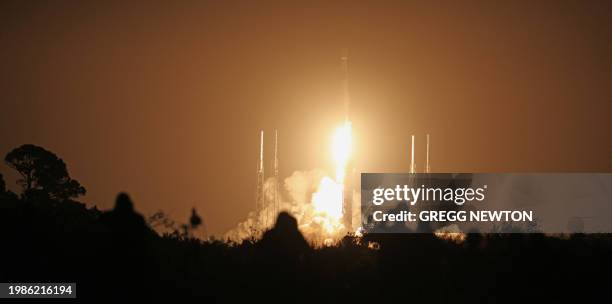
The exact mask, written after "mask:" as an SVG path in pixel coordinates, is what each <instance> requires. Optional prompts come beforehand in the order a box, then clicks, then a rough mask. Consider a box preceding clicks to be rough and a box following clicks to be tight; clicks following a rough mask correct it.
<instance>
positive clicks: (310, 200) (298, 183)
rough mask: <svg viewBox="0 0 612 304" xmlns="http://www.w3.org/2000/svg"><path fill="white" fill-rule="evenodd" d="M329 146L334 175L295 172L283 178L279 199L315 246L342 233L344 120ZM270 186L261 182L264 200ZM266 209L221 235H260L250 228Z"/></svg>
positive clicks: (346, 155) (347, 146)
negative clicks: (283, 193)
mask: <svg viewBox="0 0 612 304" xmlns="http://www.w3.org/2000/svg"><path fill="white" fill-rule="evenodd" d="M331 148H332V149H331V152H332V155H333V158H334V162H335V170H336V172H335V173H336V176H335V178H333V177H330V176H326V174H325V172H324V171H323V170H312V171H296V172H294V173H293V174H292V175H291V176H290V177H288V178H286V179H285V181H284V186H285V189H286V191H287V193H288V197H287V198H288V200H284V199H283V200H282V201H281V203H282V209H283V210H286V211H288V212H289V213H291V214H292V215H294V216H295V217H296V219H297V220H298V227H299V229H300V231H301V232H302V233H303V234H304V236H305V237H306V239H308V240H309V241H310V242H311V244H313V245H315V246H321V245H323V246H332V245H334V244H336V243H337V242H338V240H340V239H341V238H342V237H343V236H344V234H345V233H346V229H345V227H344V224H343V201H344V199H343V197H344V181H345V174H346V173H345V172H346V168H347V165H348V163H349V161H350V157H351V123H350V122H348V121H347V122H345V123H344V124H343V125H342V126H340V127H339V128H338V129H336V130H335V132H334V133H333V137H332V142H331ZM273 186H274V182H273V181H271V182H266V183H265V185H264V188H265V189H266V197H267V198H268V200H271V199H272V198H273V196H272V195H273V193H274V192H273V190H272V189H274V188H273ZM281 199H282V198H281ZM266 212H267V211H264V212H254V213H251V214H250V215H249V218H248V219H247V220H245V221H243V222H240V223H239V224H238V225H237V227H236V228H235V229H232V230H230V231H229V232H228V233H226V235H225V237H226V238H228V239H231V240H233V241H237V242H238V241H241V240H245V239H248V238H251V237H253V236H255V237H258V236H260V234H258V233H259V232H257V231H255V230H254V229H253V227H255V225H256V223H258V222H261V221H262V218H263V216H264V215H265V214H267V213H266ZM267 228H269V227H267ZM267 228H266V229H267Z"/></svg>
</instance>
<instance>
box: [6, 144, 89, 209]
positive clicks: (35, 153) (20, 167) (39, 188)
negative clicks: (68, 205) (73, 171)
mask: <svg viewBox="0 0 612 304" xmlns="http://www.w3.org/2000/svg"><path fill="white" fill-rule="evenodd" d="M4 160H5V162H6V163H7V164H8V165H9V166H10V167H11V168H13V169H15V170H17V172H19V174H20V175H21V179H20V180H19V181H18V183H19V184H20V185H21V186H22V188H23V195H25V196H27V195H28V194H30V193H31V192H33V191H36V192H40V193H43V194H44V195H48V196H49V197H50V198H52V199H56V200H66V199H69V198H76V197H78V196H80V195H83V194H85V192H86V190H85V188H84V187H83V186H81V184H80V183H79V182H78V181H77V180H74V179H72V178H70V176H69V175H68V169H67V168H66V164H65V163H64V161H63V160H62V159H61V158H58V157H57V156H56V155H55V154H53V153H52V152H50V151H47V150H45V149H44V148H42V147H39V146H35V145H29V144H28V145H23V146H21V147H18V148H15V149H14V150H13V151H11V152H9V153H8V154H7V155H6V157H5V158H4Z"/></svg>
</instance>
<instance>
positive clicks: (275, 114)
mask: <svg viewBox="0 0 612 304" xmlns="http://www.w3.org/2000/svg"><path fill="white" fill-rule="evenodd" d="M345 47H346V48H348V49H349V50H350V70H351V75H350V82H351V95H352V100H353V102H352V108H351V119H352V121H353V125H354V132H355V133H354V137H355V141H356V147H355V152H354V154H355V164H356V168H357V171H358V172H405V171H407V170H408V168H409V158H408V151H409V149H408V148H409V136H410V134H413V133H414V134H416V135H417V165H421V166H420V167H418V168H417V169H419V170H422V168H423V167H422V164H423V157H424V149H420V148H424V145H423V144H424V135H425V134H426V133H430V134H431V140H432V151H431V161H432V170H433V171H434V172H448V171H450V172H509V171H513V172H563V171H572V172H575V171H585V172H592V171H600V172H610V171H612V134H611V132H610V131H611V130H612V122H611V120H610V117H611V113H612V90H611V88H612V5H611V4H610V2H605V1H602V2H596V1H581V2H579V1H572V2H567V3H565V2H562V1H536V2H534V3H532V2H530V1H508V2H507V3H502V2H501V1H484V2H472V1H450V2H447V3H442V2H438V1H436V2H435V4H434V2H431V1H423V2H409V1H397V2H395V1H394V2H384V1H383V2H381V1H376V2H375V1H372V2H359V3H356V1H346V2H335V1H323V2H321V3H315V2H313V1H308V2H305V3H304V4H301V5H297V4H295V3H294V1H290V2H288V1H281V2H262V1H247V2H234V1H231V2H230V1H213V2H205V1H194V2H188V1H160V3H155V2H154V1H143V3H141V4H134V3H131V4H125V3H123V2H116V3H113V2H110V1H98V2H96V1H66V2H58V1H14V2H13V1H2V2H1V3H0V67H1V71H2V73H0V100H1V102H2V104H1V105H2V108H1V110H0V154H2V155H4V154H6V153H7V152H9V151H10V150H11V149H12V148H14V147H17V146H18V145H21V144H24V143H32V144H37V145H41V146H43V147H45V148H47V149H49V150H51V151H53V152H55V153H57V154H58V155H59V156H60V157H62V158H63V159H64V160H65V161H66V163H67V164H68V167H69V170H70V173H71V175H72V176H73V177H74V178H76V179H78V180H79V181H80V182H81V183H82V184H83V185H84V186H85V187H86V188H87V190H88V194H87V196H85V197H84V198H83V199H82V200H83V201H86V202H88V203H89V204H96V205H98V206H100V207H101V208H103V209H106V208H110V207H112V205H113V200H114V197H115V195H116V194H117V192H119V191H127V192H129V193H130V194H131V196H132V197H133V199H134V200H135V204H136V207H137V209H139V210H141V211H142V212H143V213H144V214H145V215H148V214H151V213H152V212H154V211H156V210H159V209H163V210H165V211H167V212H169V213H170V214H171V215H172V217H174V218H175V219H177V220H181V221H185V220H186V219H187V217H188V215H189V212H188V211H189V208H190V207H191V206H195V207H197V208H198V210H199V211H200V213H201V214H202V215H203V216H204V219H205V221H206V222H207V225H208V229H209V231H210V232H213V233H216V234H220V233H223V232H225V231H226V230H228V229H229V228H231V227H232V226H233V225H235V224H236V223H237V222H238V220H240V219H242V218H244V217H245V216H246V214H247V212H248V211H249V210H251V209H252V208H253V206H254V189H255V182H256V165H257V157H258V151H257V150H258V130H260V129H265V130H266V131H268V132H269V133H268V134H272V132H273V130H274V128H277V129H278V130H279V136H280V143H279V153H280V164H281V170H280V173H281V177H287V176H289V175H290V174H291V173H292V172H294V171H295V170H310V169H314V168H321V169H324V170H327V171H328V172H329V173H330V175H332V174H333V167H332V157H331V153H330V147H329V142H330V137H331V134H332V132H333V129H334V128H336V127H337V126H338V125H339V124H341V122H342V120H343V117H344V116H343V112H342V111H343V104H342V99H341V69H340V60H339V57H340V54H341V50H342V49H343V48H345ZM271 143H272V142H271V141H268V142H267V146H266V153H267V154H268V155H270V156H271V152H272V144H271ZM419 145H420V146H419ZM271 162H272V159H271V157H270V158H268V159H267V160H266V164H267V165H270V164H271ZM267 169H268V172H270V171H271V166H268V168H267ZM0 173H2V174H4V175H5V176H6V177H7V180H8V181H9V183H10V184H13V182H14V179H15V174H14V173H12V172H11V170H10V169H9V168H8V167H6V166H5V165H3V166H1V167H0ZM13 189H16V187H15V186H14V185H13Z"/></svg>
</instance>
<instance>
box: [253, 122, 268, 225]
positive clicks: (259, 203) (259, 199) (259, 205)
mask: <svg viewBox="0 0 612 304" xmlns="http://www.w3.org/2000/svg"><path fill="white" fill-rule="evenodd" d="M263 153H264V131H263V130H261V131H260V133H259V166H258V168H257V193H256V194H255V210H256V214H257V215H258V218H257V223H256V226H257V227H256V229H257V230H259V231H261V230H263V229H264V228H265V225H266V224H267V223H266V221H267V219H266V216H265V214H264V213H263V212H262V211H264V209H265V204H266V197H265V193H264V182H265V176H264V165H263V157H264V154H263Z"/></svg>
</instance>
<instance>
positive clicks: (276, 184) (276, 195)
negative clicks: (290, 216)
mask: <svg viewBox="0 0 612 304" xmlns="http://www.w3.org/2000/svg"><path fill="white" fill-rule="evenodd" d="M278 192H279V180H278V130H274V214H273V215H272V216H273V218H274V217H276V216H277V215H278V213H279V212H280V198H279V193H278Z"/></svg>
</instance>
